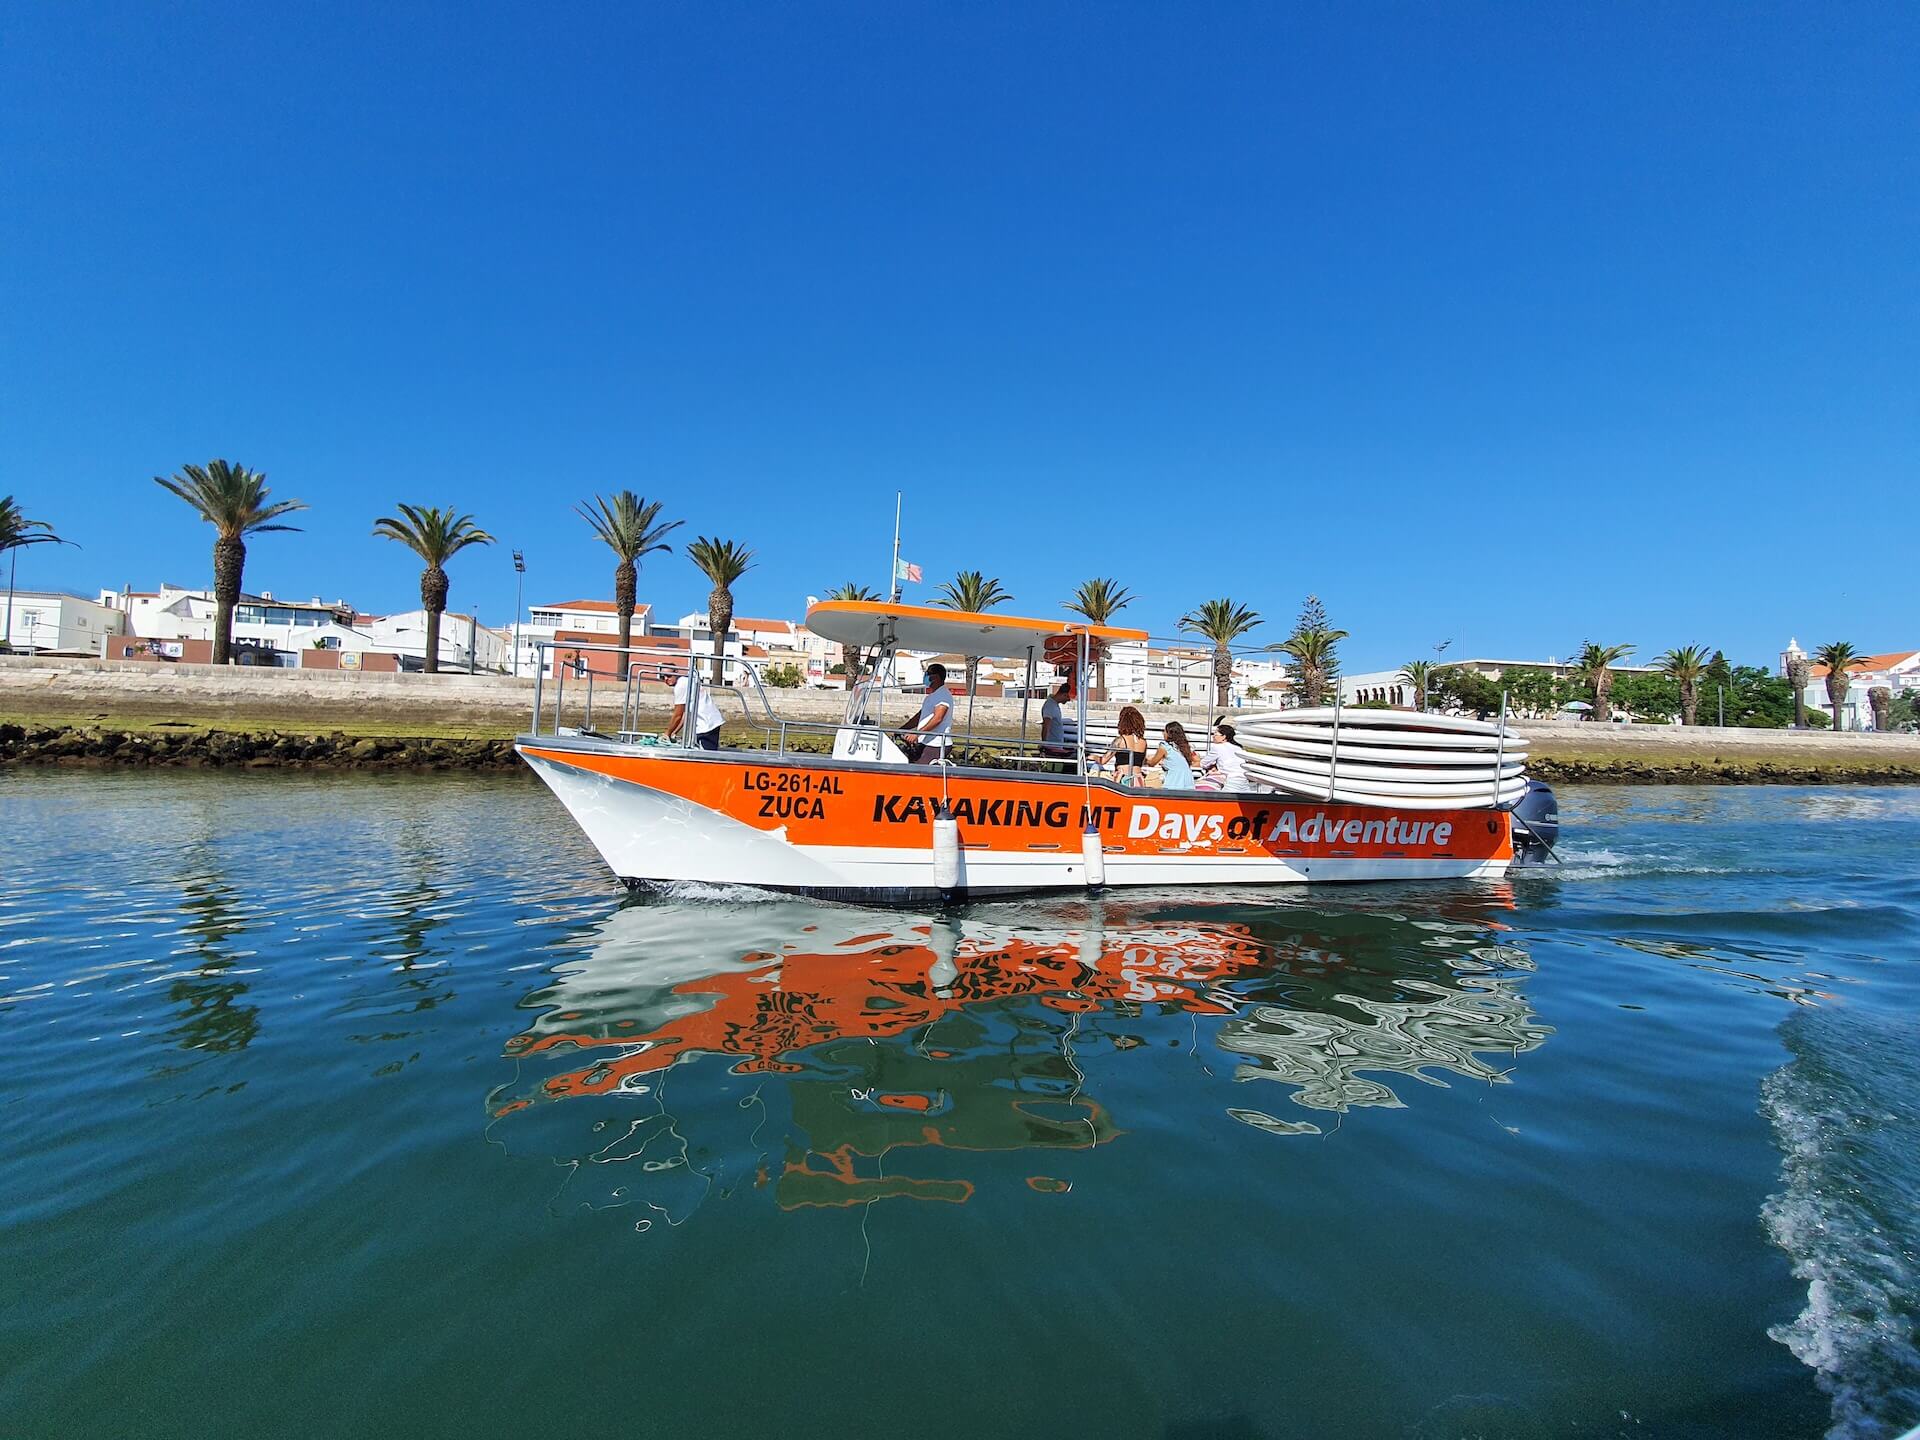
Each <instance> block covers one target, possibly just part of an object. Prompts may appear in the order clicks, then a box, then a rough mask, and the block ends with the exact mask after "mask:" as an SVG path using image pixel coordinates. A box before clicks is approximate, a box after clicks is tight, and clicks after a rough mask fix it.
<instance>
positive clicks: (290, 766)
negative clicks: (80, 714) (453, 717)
mask: <svg viewBox="0 0 1920 1440" xmlns="http://www.w3.org/2000/svg"><path fill="white" fill-rule="evenodd" d="M519 764H520V760H519V758H518V757H517V756H516V755H515V754H514V753H513V742H512V741H511V740H505V739H501V740H451V739H436V738H419V739H407V738H403V737H397V736H355V735H348V734H346V733H344V732H342V731H335V732H333V733H332V734H328V735H302V734H282V733H280V732H277V731H269V732H266V733H253V732H248V731H227V730H183V731H179V732H177V733H171V734H170V733H167V732H165V731H151V730H141V731H125V730H92V729H84V728H82V729H75V728H71V727H66V726H38V727H36V726H23V725H0V765H65V766H94V767H104V766H126V767H166V768H175V769H210V770H220V769H248V770H270V769H272V770H511V769H514V768H516V767H517V766H519Z"/></svg>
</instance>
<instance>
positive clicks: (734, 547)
mask: <svg viewBox="0 0 1920 1440" xmlns="http://www.w3.org/2000/svg"><path fill="white" fill-rule="evenodd" d="M687 558H688V559H689V560H691V561H693V563H694V564H695V565H697V566H699V567H700V573H701V574H702V575H705V576H706V577H707V579H708V580H709V581H711V582H712V583H713V589H712V590H711V591H709V592H708V594H707V625H708V627H709V628H710V629H712V631H713V683H714V684H715V685H724V684H726V679H725V675H726V668H727V662H726V653H727V632H728V631H729V630H731V629H732V628H733V582H734V581H736V580H738V579H739V578H740V577H741V576H742V575H744V574H746V573H747V571H748V570H750V569H752V568H753V551H751V550H749V549H747V547H746V546H744V545H742V544H740V543H739V542H738V541H735V540H709V539H708V538H707V537H706V536H704V535H702V536H701V537H700V538H699V539H698V540H696V541H694V542H693V543H692V544H691V545H689V546H687Z"/></svg>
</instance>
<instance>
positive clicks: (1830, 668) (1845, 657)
mask: <svg viewBox="0 0 1920 1440" xmlns="http://www.w3.org/2000/svg"><path fill="white" fill-rule="evenodd" d="M1862 658H1863V657H1862V656H1861V654H1860V652H1859V651H1858V650H1856V649H1854V648H1853V646H1852V645H1850V644H1848V643H1847V642H1846V641H1845V640H1836V641H1834V642H1833V643H1832V644H1831V645H1822V646H1821V647H1820V648H1819V649H1818V650H1816V651H1814V652H1813V663H1814V664H1816V665H1824V666H1826V667H1827V699H1828V700H1829V701H1830V702H1832V704H1833V728H1834V729H1836V730H1838V729H1840V728H1841V724H1842V722H1841V718H1840V709H1841V707H1842V706H1843V705H1845V704H1846V703H1847V689H1848V687H1849V686H1851V685H1852V684H1853V677H1852V676H1851V675H1849V674H1848V673H1847V672H1848V671H1849V670H1851V669H1852V668H1853V667H1854V666H1855V665H1857V664H1858V663H1859V662H1860V660H1861V659H1862Z"/></svg>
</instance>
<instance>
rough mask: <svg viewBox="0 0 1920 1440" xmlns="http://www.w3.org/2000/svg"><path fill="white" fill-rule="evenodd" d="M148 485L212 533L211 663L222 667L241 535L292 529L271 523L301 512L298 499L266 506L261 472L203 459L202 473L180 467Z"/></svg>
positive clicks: (240, 564)
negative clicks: (169, 495) (190, 511)
mask: <svg viewBox="0 0 1920 1440" xmlns="http://www.w3.org/2000/svg"><path fill="white" fill-rule="evenodd" d="M153 483H154V484H156V485H159V486H162V487H163V488H165V489H168V490H171V491H172V492H173V493H174V494H175V495H178V496H179V497H180V498H181V499H182V500H184V501H186V502H187V504H189V505H191V506H192V507H193V508H194V509H195V510H197V511H199V513H200V518H201V519H202V520H204V521H206V522H207V523H208V524H209V525H211V526H213V528H214V541H213V606H214V619H213V663H214V664H216V665H224V664H226V663H227V661H228V659H229V658H230V657H231V656H232V654H233V607H234V606H235V605H237V604H239V603H240V582H241V580H242V579H243V578H244V575H245V572H246V568H247V543H246V541H247V536H249V535H263V534H265V533H267V532H268V531H270V530H298V529H299V528H300V527H299V526H298V525H281V524H278V523H276V522H277V521H278V520H279V518H280V516H282V515H290V514H292V513H293V512H294V511H295V510H304V509H306V508H307V507H306V505H305V504H304V503H303V502H301V501H299V500H274V501H272V502H269V501H268V499H267V493H268V492H267V477H266V476H265V475H264V474H263V473H262V472H260V471H258V470H249V469H247V467H246V466H244V465H235V464H233V463H231V462H230V461H226V460H209V461H208V462H207V463H206V466H205V467H204V468H203V467H201V466H199V465H182V466H181V467H180V473H179V474H178V475H175V476H172V477H171V478H167V477H164V476H160V475H156V476H154V477H153Z"/></svg>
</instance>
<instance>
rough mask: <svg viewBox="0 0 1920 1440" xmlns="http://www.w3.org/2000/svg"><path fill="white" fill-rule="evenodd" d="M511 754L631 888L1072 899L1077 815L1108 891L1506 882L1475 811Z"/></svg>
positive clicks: (612, 750)
mask: <svg viewBox="0 0 1920 1440" xmlns="http://www.w3.org/2000/svg"><path fill="white" fill-rule="evenodd" d="M520 750H521V753H522V755H523V756H524V757H525V758H526V760H527V762H528V763H529V764H530V765H531V766H532V767H533V769H534V771H535V772H536V773H537V774H538V775H539V776H540V778H541V779H542V780H543V781H545V782H546V784H547V785H548V786H549V787H550V788H551V789H552V790H553V792H554V794H555V795H556V796H557V797H558V798H559V800H560V802H561V803H562V804H563V805H565V806H566V808H567V811H568V813H569V814H571V815H572V816H573V818H574V820H575V821H576V822H577V823H578V824H579V825H580V827H581V829H582V830H583V831H584V832H585V833H586V835H587V838H588V839H589V840H590V841H591V842H592V843H593V845H594V847H595V848H596V849H597V850H598V851H599V852H600V854H601V856H602V857H603V858H604V859H605V861H606V863H607V865H608V866H609V867H610V868H611V869H612V871H613V873H614V874H615V875H616V876H618V877H619V878H620V879H621V880H623V881H626V882H628V883H630V884H640V883H650V882H651V883H671V882H683V881H692V882H700V883H705V884H716V885H729V884H733V885H748V886H754V887H761V888H767V889H775V890H784V891H796V892H801V893H806V894H815V895H829V896H836V897H844V898H854V897H868V898H876V897H877V898H887V899H909V898H933V897H939V896H950V895H957V894H965V895H978V894H988V893H997V892H1012V891H1043V890H1073V889H1085V888H1089V887H1088V878H1087V865H1086V860H1085V858H1084V856H1083V853H1082V839H1081V837H1082V833H1083V825H1084V823H1085V821H1086V819H1087V818H1088V816H1089V814H1090V815H1091V817H1092V819H1093V820H1094V822H1095V828H1096V829H1097V830H1098V831H1099V833H1100V837H1101V844H1100V847H1099V848H1100V849H1101V851H1102V854H1101V857H1100V859H1101V862H1102V865H1101V868H1102V869H1103V870H1104V876H1103V877H1102V878H1103V880H1104V885H1105V887H1106V888H1109V889H1111V888H1117V887H1119V888H1132V887H1142V886H1156V887H1158V886H1187V885H1247V884H1303V883H1315V884H1317V883H1321V882H1331V881H1358V880H1428V879H1461V878H1483V877H1492V876H1497V875H1500V874H1502V873H1504V872H1505V871H1506V869H1507V868H1508V866H1509V864H1510V863H1511V860H1512V853H1513V852H1512V842H1511V832H1510V829H1509V822H1508V817H1507V816H1506V814H1505V813H1504V812H1499V811H1490V810H1458V811H1447V812H1438V813H1436V812H1433V811H1420V812H1413V811H1405V812H1402V811H1396V810H1394V809H1391V808H1386V807H1381V806H1354V805H1338V804H1336V805H1326V804H1320V803H1317V802H1312V801H1302V800H1298V799H1295V798H1294V797H1290V796H1285V795H1276V794H1266V793H1262V794H1252V793H1249V794H1241V795H1222V794H1206V793H1200V792H1177V793H1176V792H1170V791H1161V790H1153V789H1128V788H1123V787H1120V786H1116V785H1113V784H1111V783H1107V782H1093V783H1086V784H1083V783H1082V782H1081V781H1079V780H1068V779H1064V778H1049V777H1035V776H1026V775H1012V774H1009V773H1007V772H997V771H968V770H958V769H956V770H954V771H951V772H949V773H948V774H947V775H946V776H945V777H942V776H941V775H940V774H939V773H938V772H937V771H935V770H932V769H930V768H926V767H898V766H878V765H864V764H859V763H857V762H856V763H849V762H843V761H833V760H829V759H825V758H823V757H815V756H799V757H794V756H789V757H774V756H746V755H739V754H719V755H714V754H705V755H702V754H697V753H695V754H689V753H687V752H681V751H663V750H658V749H654V750H641V749H640V748H639V747H630V746H619V745H612V744H609V743H607V742H594V741H589V740H584V739H583V740H578V741H574V740H553V739H549V738H541V739H537V740H536V739H533V738H531V737H526V738H523V740H522V742H521V744H520ZM943 784H944V787H945V789H946V792H947V797H946V798H947V802H948V803H949V804H950V806H951V807H952V808H953V810H954V812H955V814H956V816H957V817H958V829H959V834H960V842H961V849H960V855H959V872H958V879H957V883H956V884H955V885H953V886H951V887H944V886H941V885H939V884H937V883H936V881H935V869H934V854H933V848H932V843H931V833H930V824H929V823H928V819H929V814H930V810H931V807H932V806H933V805H934V804H935V803H936V802H937V801H938V800H939V799H940V792H941V790H942V787H943ZM783 809H784V810H785V812H786V813H785V814H782V813H780V812H781V811H782V810H783ZM1028 821H1031V822H1032V823H1026V822H1028Z"/></svg>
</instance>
